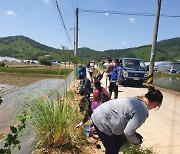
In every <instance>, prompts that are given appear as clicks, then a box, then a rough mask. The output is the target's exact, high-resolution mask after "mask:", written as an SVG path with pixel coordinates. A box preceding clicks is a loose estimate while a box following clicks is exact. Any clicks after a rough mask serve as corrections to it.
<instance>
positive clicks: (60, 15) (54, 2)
mask: <svg viewBox="0 0 180 154" xmlns="http://www.w3.org/2000/svg"><path fill="white" fill-rule="evenodd" d="M52 1H53V4H54V7H55V8H56V11H57V14H58V17H59V19H60V20H61V22H62V25H63V28H64V30H65V33H66V36H67V38H68V41H69V44H70V45H71V47H72V48H73V45H72V42H71V39H70V36H69V34H68V31H67V28H66V25H65V22H64V19H63V16H62V13H61V10H60V7H59V5H58V2H57V0H52Z"/></svg>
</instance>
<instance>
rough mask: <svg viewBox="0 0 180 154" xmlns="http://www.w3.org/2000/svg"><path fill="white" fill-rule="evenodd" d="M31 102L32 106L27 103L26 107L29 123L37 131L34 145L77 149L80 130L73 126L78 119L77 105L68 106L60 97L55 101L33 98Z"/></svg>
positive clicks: (48, 147)
mask: <svg viewBox="0 0 180 154" xmlns="http://www.w3.org/2000/svg"><path fill="white" fill-rule="evenodd" d="M33 103H34V104H33V106H31V105H28V109H29V111H30V112H29V113H30V115H31V122H30V125H31V127H32V128H33V129H34V130H35V131H36V133H37V136H36V138H35V140H34V142H35V144H36V146H37V147H39V148H46V149H50V148H61V149H69V150H72V149H76V151H77V150H79V147H80V141H81V140H80V138H81V137H82V130H81V131H80V130H78V131H77V129H76V128H75V127H76V125H77V123H78V121H79V119H78V113H77V107H74V108H72V107H70V106H69V103H68V102H66V101H63V100H62V99H60V98H58V99H57V100H56V101H54V100H48V99H46V100H40V99H39V100H37V99H35V100H34V102H33Z"/></svg>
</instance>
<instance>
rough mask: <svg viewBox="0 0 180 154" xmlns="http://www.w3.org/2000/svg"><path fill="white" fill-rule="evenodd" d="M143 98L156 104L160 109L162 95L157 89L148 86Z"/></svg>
mask: <svg viewBox="0 0 180 154" xmlns="http://www.w3.org/2000/svg"><path fill="white" fill-rule="evenodd" d="M145 97H146V98H147V99H148V100H149V102H154V101H156V102H158V107H159V108H160V106H161V104H162V100H163V94H162V93H161V92H160V91H159V90H158V89H155V88H154V87H152V86H149V87H148V92H147V93H146V94H145ZM159 108H158V109H159Z"/></svg>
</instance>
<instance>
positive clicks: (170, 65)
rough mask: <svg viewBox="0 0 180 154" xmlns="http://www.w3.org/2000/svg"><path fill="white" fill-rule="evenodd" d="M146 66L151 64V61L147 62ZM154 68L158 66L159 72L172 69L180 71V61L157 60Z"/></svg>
mask: <svg viewBox="0 0 180 154" xmlns="http://www.w3.org/2000/svg"><path fill="white" fill-rule="evenodd" d="M145 64H146V66H148V65H149V64H150V62H146V63H145ZM154 68H156V70H157V71H159V72H169V71H170V70H171V69H175V70H176V71H177V72H179V71H180V63H178V62H177V63H175V62H169V61H162V62H155V63H154Z"/></svg>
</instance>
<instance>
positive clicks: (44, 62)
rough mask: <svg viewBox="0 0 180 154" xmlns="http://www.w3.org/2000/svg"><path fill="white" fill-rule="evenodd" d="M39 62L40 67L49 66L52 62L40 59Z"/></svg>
mask: <svg viewBox="0 0 180 154" xmlns="http://www.w3.org/2000/svg"><path fill="white" fill-rule="evenodd" d="M39 62H40V64H41V65H47V66H51V65H52V62H51V61H50V60H49V59H48V58H40V59H39Z"/></svg>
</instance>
